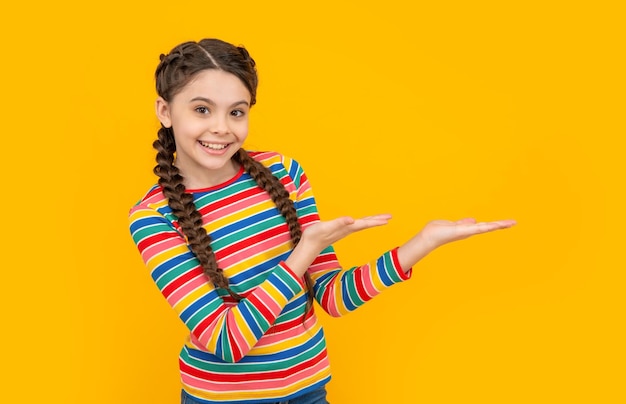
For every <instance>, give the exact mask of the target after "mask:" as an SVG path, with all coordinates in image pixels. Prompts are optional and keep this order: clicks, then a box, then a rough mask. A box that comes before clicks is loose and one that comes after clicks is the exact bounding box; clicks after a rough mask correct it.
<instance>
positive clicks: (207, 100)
mask: <svg viewBox="0 0 626 404" xmlns="http://www.w3.org/2000/svg"><path fill="white" fill-rule="evenodd" d="M194 101H204V102H206V103H207V104H210V105H213V106H215V105H216V104H215V102H214V101H213V100H211V99H209V98H205V97H194V98H192V99H191V100H189V102H194ZM240 104H245V105H248V101H246V100H241V101H237V102H234V103H232V104H231V105H230V108H232V107H236V106H237V105H240Z"/></svg>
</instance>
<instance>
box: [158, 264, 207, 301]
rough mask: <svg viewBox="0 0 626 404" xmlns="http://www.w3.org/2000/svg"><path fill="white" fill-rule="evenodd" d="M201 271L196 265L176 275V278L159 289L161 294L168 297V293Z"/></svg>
mask: <svg viewBox="0 0 626 404" xmlns="http://www.w3.org/2000/svg"><path fill="white" fill-rule="evenodd" d="M202 273H203V271H202V268H200V266H197V267H195V268H194V269H192V270H191V271H187V272H185V273H184V274H182V275H180V276H178V277H176V279H174V280H173V281H172V282H170V283H168V284H167V286H166V287H164V288H163V289H162V290H161V293H163V295H164V296H165V297H166V298H167V297H169V295H171V294H172V293H174V291H175V290H176V289H178V288H179V287H181V286H183V285H184V284H185V283H187V282H189V281H190V280H192V279H193V278H195V277H197V276H198V275H200V274H202Z"/></svg>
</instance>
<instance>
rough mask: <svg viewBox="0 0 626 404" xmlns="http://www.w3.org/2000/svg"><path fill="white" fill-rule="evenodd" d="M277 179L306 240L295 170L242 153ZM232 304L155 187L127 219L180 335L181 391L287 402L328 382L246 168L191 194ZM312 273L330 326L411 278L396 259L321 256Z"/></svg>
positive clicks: (275, 158) (297, 290)
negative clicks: (345, 260) (354, 261)
mask: <svg viewBox="0 0 626 404" xmlns="http://www.w3.org/2000/svg"><path fill="white" fill-rule="evenodd" d="M250 154H251V155H252V156H253V157H254V158H255V159H256V160H257V161H260V162H261V163H262V164H263V165H265V166H266V167H268V168H269V169H270V170H271V171H272V173H273V174H274V175H275V176H276V177H277V178H279V179H280V181H281V182H282V183H283V184H284V186H285V188H286V189H287V191H288V192H289V195H290V198H291V199H292V200H293V201H294V203H295V207H296V210H297V213H298V217H299V221H300V223H301V225H302V228H303V229H306V227H307V226H309V225H310V224H312V223H315V222H317V221H319V220H320V219H319V216H318V212H317V208H316V205H315V199H314V197H313V193H312V191H311V187H310V184H309V182H308V180H307V177H306V175H305V173H304V171H303V169H302V167H301V166H300V165H299V164H298V163H297V162H296V161H295V160H293V159H290V158H287V157H284V156H282V155H280V154H277V153H271V152H263V153H261V152H252V153H250ZM188 192H191V193H192V194H193V196H194V200H195V204H196V206H197V208H198V210H199V211H200V213H201V214H202V217H203V223H204V226H205V228H206V230H207V232H208V233H209V235H210V236H211V239H212V248H213V250H214V252H215V256H216V259H217V262H218V265H219V267H220V268H222V269H223V270H224V273H225V275H226V276H227V277H228V279H229V281H230V284H231V287H232V289H233V290H234V291H235V292H236V293H238V294H240V295H242V296H243V297H244V299H242V300H241V301H240V302H235V301H234V300H233V299H231V298H230V296H229V295H228V293H227V292H226V291H225V290H222V289H219V288H216V287H215V286H214V285H213V284H212V283H211V282H210V281H208V280H207V278H206V276H205V275H204V274H203V272H202V269H201V267H200V265H199V263H198V261H197V259H196V258H195V256H194V255H193V253H192V252H191V250H190V249H189V248H188V246H187V244H186V242H185V237H184V235H183V234H182V231H181V230H180V227H179V225H178V222H177V218H176V216H174V215H173V214H172V211H171V209H170V208H169V207H168V205H167V201H166V199H165V197H164V196H163V193H162V192H161V188H160V187H159V186H158V185H155V186H153V187H152V188H151V189H150V190H149V192H148V193H147V194H146V195H145V196H144V197H143V198H142V199H141V200H140V201H139V202H138V203H137V204H136V205H135V206H134V207H133V208H132V209H131V210H130V214H129V220H130V232H131V235H132V237H133V240H134V242H135V243H136V245H137V247H138V249H139V252H140V253H141V256H142V258H143V260H144V262H145V264H146V266H147V267H148V269H149V271H150V274H151V276H152V279H153V280H154V282H155V283H156V286H157V287H158V288H159V290H160V291H161V293H162V294H163V296H164V297H165V299H167V301H168V302H169V304H170V305H171V306H172V308H173V309H174V310H175V311H176V312H177V313H178V315H179V317H180V319H181V320H182V321H183V322H184V324H185V325H186V326H187V327H188V329H189V331H190V334H189V336H188V338H187V341H186V343H185V345H184V347H183V349H182V351H181V353H180V358H179V363H180V373H181V379H182V385H183V389H184V390H185V391H186V392H187V393H189V394H190V395H192V396H193V397H195V398H196V399H197V400H198V401H200V402H203V403H228V402H232V403H264V402H273V401H279V400H289V399H291V398H293V397H296V396H298V395H301V394H304V393H306V392H308V391H311V390H313V389H316V388H319V387H321V386H322V385H324V384H326V383H327V382H328V381H329V380H330V369H329V363H328V357H327V352H326V344H325V340H324V333H323V330H322V328H321V326H320V325H319V323H318V320H317V317H316V316H315V312H314V310H310V311H309V313H307V315H306V320H304V321H303V319H305V317H304V314H305V313H304V312H305V307H306V300H307V299H306V293H305V285H304V282H303V279H300V278H299V277H297V276H296V275H295V274H294V273H293V272H292V271H291V270H290V268H288V267H287V265H286V264H285V260H286V259H287V257H288V256H289V254H290V251H291V249H292V244H291V238H290V236H289V229H288V226H287V224H286V222H285V220H284V218H283V216H282V215H281V214H280V212H279V211H278V210H277V208H276V206H275V205H274V203H273V202H272V201H271V199H270V197H269V195H268V194H267V193H266V192H265V191H263V190H262V189H261V188H259V187H258V186H257V184H256V183H255V181H254V180H253V179H252V178H251V177H250V176H249V175H248V173H246V172H244V171H243V169H241V170H240V172H239V173H238V174H237V175H236V176H235V177H233V178H232V179H230V180H229V181H227V182H225V183H223V184H220V185H218V186H214V187H211V188H206V189H198V190H188ZM309 273H310V274H311V277H312V279H313V280H314V283H315V287H314V292H315V298H316V300H317V302H318V303H319V305H320V306H321V307H322V308H323V309H324V310H325V311H326V312H327V313H329V314H330V315H331V316H341V315H343V314H346V313H348V312H350V311H352V310H354V309H356V308H357V307H359V306H360V305H362V304H363V303H365V302H366V301H368V300H370V299H371V298H372V297H374V296H375V295H377V294H378V293H380V292H381V291H382V290H383V289H385V288H386V287H388V286H391V285H392V284H394V283H397V282H400V281H402V280H405V279H408V277H409V276H410V272H409V273H408V274H405V273H404V271H403V270H402V268H400V265H399V263H398V260H397V255H396V249H394V250H391V251H388V252H386V253H384V254H383V255H382V256H380V257H379V258H377V259H375V260H373V261H371V262H369V263H367V264H365V265H362V266H359V267H353V268H350V269H342V268H341V267H340V265H339V263H338V261H337V257H336V255H335V252H334V250H333V247H332V246H330V247H328V248H326V249H325V250H324V251H322V253H321V254H320V255H319V256H318V257H317V258H316V260H315V261H314V262H313V264H312V265H311V267H310V268H309Z"/></svg>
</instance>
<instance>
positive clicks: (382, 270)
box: [376, 255, 395, 286]
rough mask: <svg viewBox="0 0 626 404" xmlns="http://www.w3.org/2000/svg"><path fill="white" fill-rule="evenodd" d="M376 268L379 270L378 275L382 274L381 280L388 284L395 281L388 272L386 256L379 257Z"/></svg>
mask: <svg viewBox="0 0 626 404" xmlns="http://www.w3.org/2000/svg"><path fill="white" fill-rule="evenodd" d="M376 269H377V270H378V271H377V272H378V275H380V280H381V281H382V282H383V283H384V284H385V285H386V286H391V285H393V284H394V283H395V282H394V281H393V280H392V279H391V278H390V277H389V274H388V273H387V267H386V265H385V256H384V255H383V256H382V257H379V258H378V259H377V260H376Z"/></svg>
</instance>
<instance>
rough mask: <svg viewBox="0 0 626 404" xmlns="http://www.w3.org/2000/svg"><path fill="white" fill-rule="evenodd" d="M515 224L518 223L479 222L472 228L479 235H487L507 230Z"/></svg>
mask: <svg viewBox="0 0 626 404" xmlns="http://www.w3.org/2000/svg"><path fill="white" fill-rule="evenodd" d="M515 224H516V222H515V221H514V220H498V221H494V222H478V223H475V224H474V225H472V226H471V227H472V228H473V231H475V232H477V233H486V232H489V231H494V230H500V229H506V228H509V227H511V226H513V225H515Z"/></svg>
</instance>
